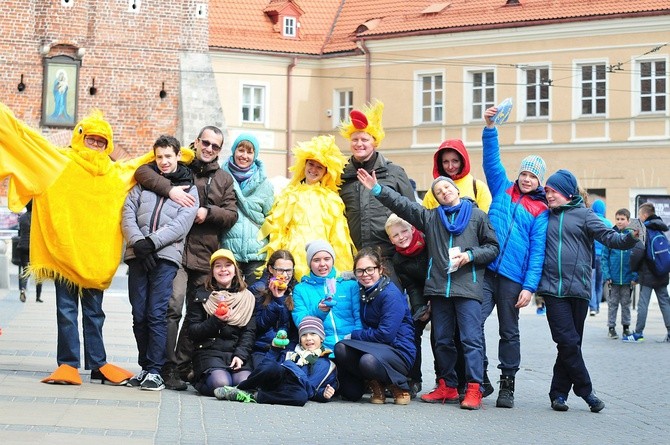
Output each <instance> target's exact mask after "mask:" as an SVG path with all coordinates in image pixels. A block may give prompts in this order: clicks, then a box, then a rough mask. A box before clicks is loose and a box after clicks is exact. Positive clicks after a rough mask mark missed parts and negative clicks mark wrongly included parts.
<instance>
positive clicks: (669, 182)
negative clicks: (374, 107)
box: [210, 1, 670, 219]
mask: <svg viewBox="0 0 670 445" xmlns="http://www.w3.org/2000/svg"><path fill="white" fill-rule="evenodd" d="M213 3H216V2H213ZM304 3H314V2H304ZM426 3H427V4H429V3H430V2H426ZM459 3H463V2H459ZM466 3H467V2H466ZM474 3H478V2H474ZM503 3H504V1H503ZM567 3H576V2H567ZM587 3H588V2H587ZM605 3H612V2H605ZM643 3H644V2H643ZM649 3H659V2H653V1H651V2H649ZM283 4H289V5H291V4H294V2H290V1H288V2H283ZM300 5H301V7H302V8H303V10H304V14H307V11H308V6H309V5H303V2H301V3H300ZM342 14H343V15H345V14H344V13H342ZM669 14H670V13H669V11H668V10H667V8H666V10H665V12H664V13H659V15H650V14H648V13H645V14H635V13H632V14H631V13H628V14H626V15H615V16H613V17H603V16H602V15H600V16H598V17H588V18H587V19H580V20H572V21H571V19H562V20H559V21H554V22H552V21H550V20H547V21H546V22H547V23H546V24H533V26H527V25H524V26H521V25H519V24H518V23H512V24H511V25H504V26H497V27H492V26H489V27H488V28H487V27H482V26H471V27H470V28H467V29H458V31H454V32H448V30H445V29H442V30H440V31H439V32H436V31H432V32H431V31H426V30H422V31H421V32H418V31H414V32H408V31H407V30H403V31H402V32H400V31H398V32H395V33H392V34H389V33H385V34H380V35H375V34H374V33H372V34H370V33H371V32H373V31H374V26H375V23H370V22H368V24H367V25H366V26H365V27H363V28H358V31H359V32H358V33H357V34H354V35H353V37H352V39H353V40H352V42H353V45H354V47H353V48H349V49H347V50H343V51H339V52H337V53H323V54H316V55H315V54H300V53H299V52H298V51H296V50H295V49H293V50H291V51H281V49H278V48H268V49H267V50H263V49H258V48H255V49H240V48H234V49H233V48H225V47H215V46H214V45H212V44H211V42H212V41H213V40H215V38H216V36H210V50H211V57H212V64H213V71H214V73H215V78H216V83H217V88H218V94H219V97H221V100H222V108H223V112H224V116H225V118H226V123H227V125H228V131H229V133H230V137H229V140H232V139H234V138H235V136H236V135H237V134H239V133H240V132H242V131H250V132H253V133H254V134H255V135H256V136H257V137H258V138H259V140H260V142H261V146H262V150H261V158H262V159H263V160H264V161H265V163H266V167H267V169H268V173H269V176H274V175H284V174H287V167H288V165H290V163H291V161H290V159H288V158H287V156H286V153H287V150H286V148H287V147H289V148H290V147H291V146H293V145H294V144H295V143H296V142H297V141H301V140H306V139H309V138H311V137H312V136H315V135H317V134H324V133H330V134H337V128H336V127H337V125H338V123H339V120H340V118H342V117H346V116H347V114H348V111H349V110H351V108H352V106H353V107H354V108H357V107H361V106H362V105H363V104H364V103H365V102H366V101H367V100H369V99H370V98H377V99H379V100H381V101H383V102H384V104H385V111H384V126H385V129H386V139H385V140H384V141H383V144H382V146H381V151H382V152H383V153H384V155H385V156H386V157H388V158H390V159H391V160H392V161H393V162H395V163H398V164H400V165H402V166H403V167H404V168H405V170H406V171H407V173H408V175H409V176H410V177H411V178H413V179H415V180H416V182H417V185H418V189H419V190H425V189H426V188H427V187H429V185H430V183H431V181H432V163H433V153H434V151H435V149H436V148H437V146H438V145H439V144H440V142H441V141H442V140H444V139H451V138H458V139H462V140H463V141H464V143H465V145H466V147H467V148H468V151H469V153H470V157H471V164H472V172H473V173H474V175H475V176H476V177H477V178H480V179H484V175H483V172H482V168H481V161H482V160H481V130H482V128H483V121H482V118H481V115H482V112H483V110H484V109H485V108H487V107H489V106H492V105H495V104H498V103H500V102H501V101H502V100H503V99H505V98H507V97H510V98H512V100H513V102H514V109H513V111H512V113H511V116H510V118H509V121H508V122H507V123H505V124H504V125H502V126H500V127H499V133H500V142H501V147H502V155H503V161H504V163H505V166H506V167H507V169H508V172H509V176H514V175H516V168H517V166H518V164H519V161H520V160H521V159H522V158H523V157H525V156H527V155H529V154H539V155H541V156H542V157H543V158H544V159H545V160H546V161H547V164H548V171H549V173H551V172H553V171H555V170H557V169H559V168H567V169H569V170H571V171H572V172H573V173H574V174H575V176H577V178H578V180H579V183H580V185H581V186H582V187H585V188H587V189H588V190H590V191H592V192H595V193H597V194H599V195H601V196H604V197H606V201H607V205H608V212H607V216H608V217H609V218H610V219H613V218H614V212H615V211H616V209H618V208H620V207H627V208H631V209H632V208H633V203H634V198H635V196H636V195H637V194H667V193H669V191H670V104H669V101H668V83H669V75H668V66H669V62H670V61H669V60H668V57H669V54H670V15H669ZM363 18H365V19H367V18H368V17H363ZM369 18H372V17H369ZM419 18H420V17H419ZM298 20H300V19H299V18H298ZM341 20H344V18H341ZM364 22H365V20H364ZM335 29H336V30H337V29H338V28H337V27H335ZM275 32H276V30H275ZM293 43H294V42H292V44H293ZM238 46H239V45H238ZM338 143H339V145H340V147H341V148H342V151H343V153H344V154H345V155H348V154H349V149H348V146H347V143H346V141H345V140H343V139H342V138H341V137H340V136H339V135H338Z"/></svg>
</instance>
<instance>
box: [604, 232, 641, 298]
mask: <svg viewBox="0 0 670 445" xmlns="http://www.w3.org/2000/svg"><path fill="white" fill-rule="evenodd" d="M613 229H614V230H616V231H617V232H619V233H620V232H621V230H619V229H618V228H617V227H616V226H614V227H613ZM631 252H632V250H620V249H610V248H609V247H606V246H603V251H602V256H601V260H600V265H601V267H602V271H603V281H607V280H612V284H618V285H620V286H621V285H624V284H627V285H630V283H631V281H637V272H633V271H632V270H631V269H630V254H631Z"/></svg>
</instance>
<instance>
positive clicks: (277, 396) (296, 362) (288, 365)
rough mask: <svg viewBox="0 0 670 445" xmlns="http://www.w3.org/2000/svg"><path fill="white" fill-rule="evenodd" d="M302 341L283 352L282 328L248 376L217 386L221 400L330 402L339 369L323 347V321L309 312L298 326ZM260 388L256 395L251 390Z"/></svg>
mask: <svg viewBox="0 0 670 445" xmlns="http://www.w3.org/2000/svg"><path fill="white" fill-rule="evenodd" d="M298 333H299V336H300V345H299V346H296V348H295V351H288V352H284V351H283V348H284V346H285V344H282V341H281V340H282V338H281V337H282V335H281V331H280V332H279V333H278V334H277V338H275V340H274V341H273V342H272V347H271V348H270V351H268V353H267V354H266V356H265V358H264V359H263V361H261V363H260V364H259V365H258V366H257V367H256V369H254V370H253V371H252V373H251V374H250V375H249V377H248V378H247V379H246V380H245V381H243V382H242V383H240V384H239V385H237V387H233V386H223V387H221V388H217V389H215V390H214V395H215V396H216V398H217V399H219V400H231V401H239V402H252V403H253V402H257V403H265V404H273V405H290V406H304V405H305V404H306V403H307V401H308V400H314V401H316V402H328V401H330V400H331V398H332V397H333V395H334V394H335V390H336V389H337V387H338V383H337V369H336V367H335V363H333V362H332V361H331V360H330V359H329V358H328V355H329V354H330V353H331V352H332V351H331V350H329V349H326V348H324V347H323V339H324V338H325V337H326V334H325V332H324V329H323V322H322V321H321V319H319V318H317V317H312V316H307V317H305V318H303V319H302V321H301V322H300V325H299V326H298ZM284 334H285V333H284ZM254 389H257V392H256V394H255V395H252V394H251V393H250V392H248V391H252V390H254Z"/></svg>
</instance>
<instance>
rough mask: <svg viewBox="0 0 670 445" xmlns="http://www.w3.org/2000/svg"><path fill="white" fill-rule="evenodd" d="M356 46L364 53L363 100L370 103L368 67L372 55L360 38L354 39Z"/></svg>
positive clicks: (369, 70) (369, 74) (369, 73)
mask: <svg viewBox="0 0 670 445" xmlns="http://www.w3.org/2000/svg"><path fill="white" fill-rule="evenodd" d="M356 46H357V47H358V49H360V50H361V51H363V54H365V102H366V103H370V94H371V90H372V86H371V85H372V84H371V81H370V77H371V71H372V69H371V68H370V65H371V60H372V56H371V55H370V51H369V50H368V47H367V46H365V40H363V39H360V40H356Z"/></svg>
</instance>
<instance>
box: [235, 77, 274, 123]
mask: <svg viewBox="0 0 670 445" xmlns="http://www.w3.org/2000/svg"><path fill="white" fill-rule="evenodd" d="M247 88H249V89H251V94H250V98H251V101H250V102H249V103H247V102H245V98H244V96H245V95H244V91H245V89H247ZM256 90H261V91H262V93H263V94H262V96H263V97H262V98H261V100H260V103H255V100H254V98H255V94H253V92H254V91H256ZM268 97H269V88H268V85H267V84H263V83H262V82H242V86H241V88H240V122H241V123H243V124H262V125H265V124H267V122H266V116H267V113H266V110H267V102H268ZM245 107H251V110H250V111H249V116H250V117H251V119H244V109H245ZM256 107H260V116H259V118H258V119H257V120H254V119H253V109H254V108H256Z"/></svg>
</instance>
